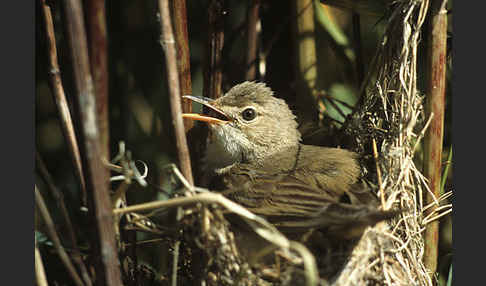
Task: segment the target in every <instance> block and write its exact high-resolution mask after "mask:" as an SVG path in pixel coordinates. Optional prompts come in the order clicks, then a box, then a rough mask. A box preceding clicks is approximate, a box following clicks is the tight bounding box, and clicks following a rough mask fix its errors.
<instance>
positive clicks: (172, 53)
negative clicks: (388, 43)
mask: <svg viewBox="0 0 486 286" xmlns="http://www.w3.org/2000/svg"><path fill="white" fill-rule="evenodd" d="M159 11H160V19H161V22H160V25H161V27H160V28H161V31H162V35H161V44H162V47H163V48H164V55H165V63H166V71H167V80H168V83H169V94H170V111H171V114H172V123H173V124H174V131H175V137H176V146H177V153H178V157H179V164H180V168H181V170H182V173H183V174H184V177H185V178H186V179H187V180H188V181H189V183H190V184H191V185H193V184H194V179H193V177H192V170H191V161H190V157H189V149H188V147H187V141H186V134H185V129H184V123H183V120H182V115H181V114H182V108H181V96H182V94H181V93H180V85H179V74H178V71H177V62H176V61H177V55H176V50H175V48H176V47H175V39H174V33H173V31H172V20H171V15H170V12H169V11H170V10H169V1H168V0H159ZM186 195H190V192H189V191H187V192H186ZM182 215H183V214H182V209H181V208H178V209H177V220H180V219H181V218H182ZM179 247H180V241H179V240H178V241H176V243H175V244H174V251H173V254H174V255H173V265H172V267H173V268H172V285H173V286H176V285H177V269H178V261H179Z"/></svg>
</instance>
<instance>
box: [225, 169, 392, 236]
mask: <svg viewBox="0 0 486 286" xmlns="http://www.w3.org/2000/svg"><path fill="white" fill-rule="evenodd" d="M303 178H308V176H301V174H299V173H296V172H295V171H294V172H289V173H279V174H275V173H271V172H265V171H264V170H262V169H259V170H258V171H255V169H253V168H251V166H246V165H244V164H241V165H239V166H237V167H235V168H233V170H232V171H231V172H230V173H229V174H228V175H226V176H225V177H224V183H225V185H226V187H227V188H226V190H225V191H224V192H223V194H224V195H225V196H227V197H228V198H230V199H232V200H233V201H236V202H237V203H239V204H241V205H243V206H244V207H246V208H248V209H249V210H250V211H252V212H253V213H255V214H257V215H261V216H264V217H265V218H267V220H269V221H270V222H272V223H273V224H275V225H276V226H277V227H279V228H280V229H281V230H284V231H302V230H307V229H309V228H327V229H329V230H330V231H332V232H334V233H338V232H339V233H346V235H344V234H343V235H342V236H350V235H349V234H350V233H351V234H352V235H351V237H353V236H354V235H358V234H360V233H362V231H363V230H364V227H366V226H368V225H373V224H375V223H376V222H378V221H381V220H384V219H387V218H390V217H392V216H394V215H395V214H396V212H394V211H381V210H379V209H377V208H376V207H374V206H369V205H363V204H361V205H353V204H349V203H343V202H340V201H339V199H340V198H339V196H336V194H335V193H333V192H332V191H327V190H326V189H322V184H319V183H316V182H312V181H311V182H309V181H308V180H307V179H303ZM340 236H341V235H340Z"/></svg>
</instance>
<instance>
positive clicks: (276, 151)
mask: <svg viewBox="0 0 486 286" xmlns="http://www.w3.org/2000/svg"><path fill="white" fill-rule="evenodd" d="M184 97H185V98H187V99H190V100H193V101H195V102H198V103H201V104H203V105H204V106H206V107H207V110H209V111H208V112H206V114H199V113H184V114H183V118H188V119H192V120H197V121H202V122H205V123H206V124H207V125H208V127H209V128H208V129H209V135H208V141H207V147H206V152H205V154H204V156H203V158H202V168H203V170H204V173H205V175H206V176H207V177H209V178H211V179H210V181H211V183H210V184H209V186H210V189H211V190H213V189H214V190H217V191H219V192H221V193H222V194H223V195H224V196H226V197H227V198H229V199H231V200H233V201H235V202H237V203H239V204H241V205H242V206H244V207H246V208H247V209H248V210H250V211H252V212H253V213H255V214H257V215H260V216H262V217H264V218H265V219H267V220H268V221H269V222H271V223H272V224H274V225H275V226H276V227H277V228H278V229H279V230H281V231H282V232H284V233H305V232H306V231H309V230H310V229H319V230H321V231H324V232H325V233H326V234H328V235H329V236H331V237H337V238H342V239H354V238H357V237H360V236H361V235H362V233H363V232H364V230H365V228H366V227H368V226H372V225H374V224H376V223H377V222H379V221H382V220H386V219H389V218H392V217H394V216H395V215H396V214H397V213H398V212H399V211H397V210H383V209H381V208H380V207H379V201H378V199H377V196H376V194H375V193H374V192H373V190H372V188H371V187H370V185H369V184H368V183H366V181H365V180H363V178H362V176H361V168H360V165H359V163H358V159H359V156H358V154H357V153H355V152H352V151H350V150H346V149H343V148H334V147H322V146H314V145H305V144H303V143H302V142H301V141H302V140H301V138H302V136H301V134H300V132H299V130H298V123H297V121H296V116H295V115H294V114H293V112H292V111H291V110H290V108H289V106H288V105H287V104H286V102H285V101H284V100H283V99H281V98H278V97H276V96H275V94H274V92H273V91H272V90H271V89H270V88H269V87H268V86H267V85H266V84H265V83H263V82H255V81H245V82H242V83H240V84H237V85H235V86H233V87H232V88H231V89H230V90H229V91H227V92H226V93H225V94H224V95H223V96H222V97H220V98H218V99H215V100H213V99H208V98H203V97H196V96H190V95H186V96H184Z"/></svg>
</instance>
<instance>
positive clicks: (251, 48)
mask: <svg viewBox="0 0 486 286" xmlns="http://www.w3.org/2000/svg"><path fill="white" fill-rule="evenodd" d="M248 3H249V4H248V10H247V17H246V36H247V39H246V40H247V41H246V45H247V49H246V75H245V78H246V80H255V78H256V76H257V67H258V60H257V48H258V31H257V28H258V22H259V13H258V12H259V10H260V0H251V1H248Z"/></svg>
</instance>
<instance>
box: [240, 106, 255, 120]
mask: <svg viewBox="0 0 486 286" xmlns="http://www.w3.org/2000/svg"><path fill="white" fill-rule="evenodd" d="M256 115H257V114H256V111H255V109H253V108H251V107H248V108H246V109H245V110H243V112H242V113H241V116H242V117H243V119H244V120H246V121H251V120H253V119H255V117H256Z"/></svg>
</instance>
